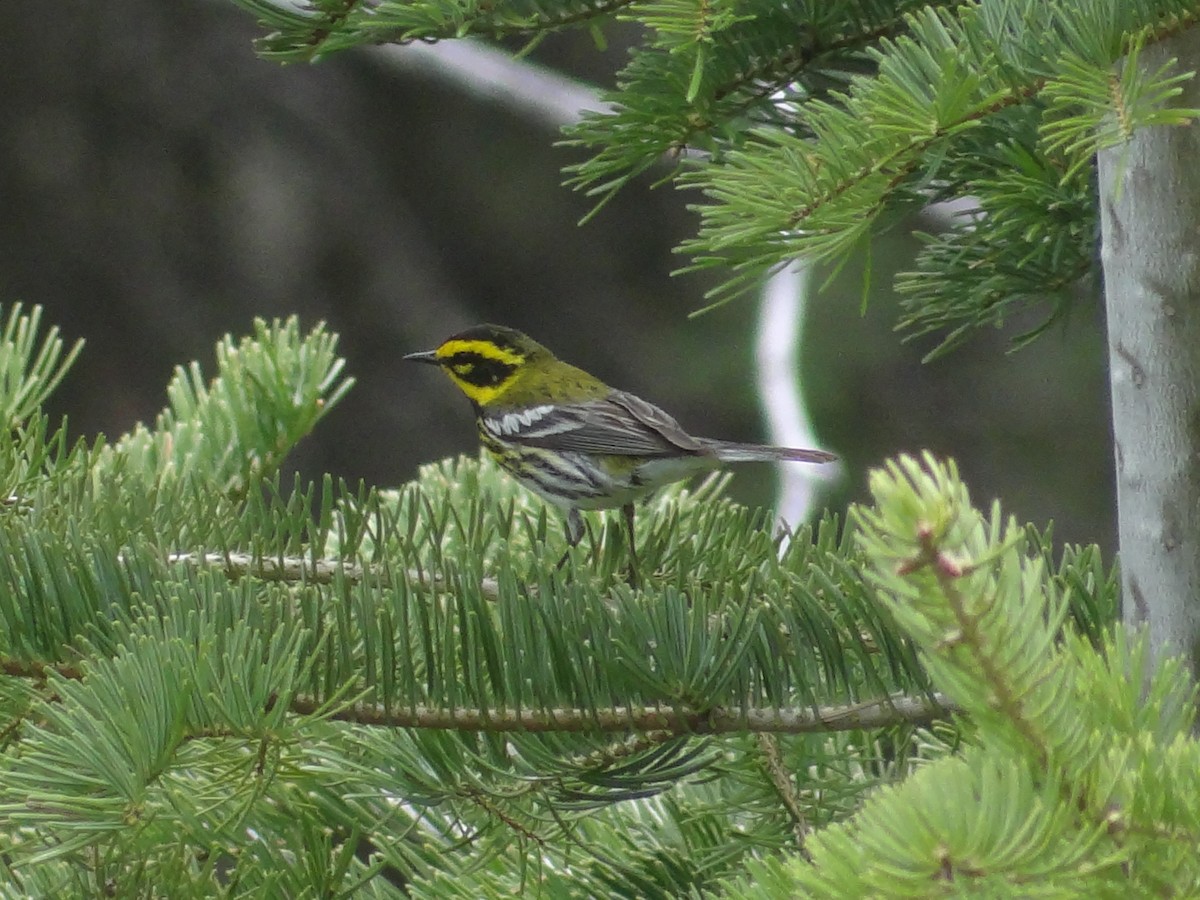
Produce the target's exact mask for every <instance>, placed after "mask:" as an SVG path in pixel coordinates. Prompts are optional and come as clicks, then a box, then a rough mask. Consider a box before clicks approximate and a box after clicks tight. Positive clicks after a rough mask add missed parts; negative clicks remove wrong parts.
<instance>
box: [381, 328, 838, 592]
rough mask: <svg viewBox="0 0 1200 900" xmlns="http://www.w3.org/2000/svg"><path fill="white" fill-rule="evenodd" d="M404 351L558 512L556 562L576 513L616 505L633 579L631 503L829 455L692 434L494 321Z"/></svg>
mask: <svg viewBox="0 0 1200 900" xmlns="http://www.w3.org/2000/svg"><path fill="white" fill-rule="evenodd" d="M403 358H404V359H405V360H409V361H412V362H420V363H428V364H430V365H434V366H437V367H438V368H440V369H441V370H442V371H443V372H444V373H445V374H446V375H448V376H449V378H450V380H451V382H453V383H454V385H455V386H456V387H457V388H458V389H459V390H460V391H461V392H462V393H463V394H464V395H465V396H466V398H467V399H468V400H469V401H470V402H471V406H472V408H473V409H474V412H475V423H476V427H477V429H478V432H479V440H480V442H481V444H482V445H483V447H484V449H485V450H487V451H488V452H489V453H490V454H491V456H492V457H493V458H494V459H495V460H496V462H497V463H499V465H500V467H501V468H502V469H504V470H505V471H506V472H508V473H509V474H510V475H511V476H513V477H514V478H515V479H516V480H517V481H518V482H519V483H520V484H522V485H524V486H525V487H526V488H528V489H530V490H532V491H533V492H534V493H535V494H538V495H539V496H541V497H542V498H543V499H544V500H546V501H548V502H549V503H551V504H553V505H554V506H557V507H559V508H560V509H561V510H563V511H564V512H565V513H566V523H565V531H566V540H567V544H568V549H567V552H566V553H565V554H564V555H563V557H562V558H561V559H560V560H559V562H558V565H559V567H561V566H562V565H563V563H564V562H565V561H566V560H567V558H568V556H569V555H570V548H571V547H575V546H576V545H577V544H579V542H580V541H581V540H582V539H583V535H584V531H585V527H584V521H583V517H582V515H581V513H580V511H581V510H593V509H617V508H620V510H621V512H622V514H623V516H624V519H625V524H626V527H627V528H628V531H629V555H630V581H631V583H632V584H633V585H634V586H636V583H637V571H638V560H637V548H636V545H635V542H634V531H633V525H634V503H635V501H637V500H639V499H641V498H643V497H645V496H647V495H649V494H650V493H652V492H653V491H655V490H657V489H658V488H660V487H663V486H664V485H667V484H670V483H672V482H675V481H681V480H683V479H686V478H689V477H691V476H693V475H697V474H701V473H706V472H710V471H713V470H715V469H719V468H721V467H722V466H724V465H726V464H729V463H742V462H779V461H791V462H806V463H828V462H832V461H834V460H835V459H837V457H836V456H835V455H834V454H832V453H828V452H826V451H824V450H805V449H796V448H792V447H771V446H766V445H762V444H746V443H740V442H736V441H722V440H716V439H714V438H703V437H695V436H693V435H691V434H689V433H688V432H687V431H685V430H684V429H683V427H682V426H681V425H680V424H679V423H678V422H677V421H676V420H675V419H674V418H672V417H671V416H670V415H668V414H667V413H666V412H664V411H663V410H661V409H659V408H658V407H657V406H655V405H654V404H652V403H649V402H647V401H645V400H643V399H642V398H641V397H638V396H636V395H634V394H631V393H628V392H626V391H622V390H617V389H616V388H612V387H609V386H608V385H607V384H605V383H604V382H603V381H601V380H600V379H599V378H596V377H595V376H594V375H591V374H589V373H587V372H585V371H583V370H582V369H579V368H577V367H575V366H573V365H570V364H569V363H566V362H563V361H562V360H560V359H559V358H558V357H556V356H555V355H554V354H553V353H552V352H551V351H550V350H548V349H547V348H546V347H544V346H542V345H541V344H539V343H538V342H537V341H535V340H534V339H533V338H531V337H529V336H528V335H526V334H524V333H522V332H520V331H517V330H516V329H514V328H506V327H504V326H502V325H476V326H473V327H471V328H468V329H466V330H465V331H460V332H458V333H457V334H453V335H451V336H450V337H448V338H446V339H445V340H444V341H442V343H441V344H439V345H438V346H437V347H436V348H434V349H433V350H425V351H421V352H418V353H409V354H407V355H405V356H404V357H403Z"/></svg>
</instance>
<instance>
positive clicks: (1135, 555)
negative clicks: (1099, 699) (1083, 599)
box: [1099, 29, 1200, 676]
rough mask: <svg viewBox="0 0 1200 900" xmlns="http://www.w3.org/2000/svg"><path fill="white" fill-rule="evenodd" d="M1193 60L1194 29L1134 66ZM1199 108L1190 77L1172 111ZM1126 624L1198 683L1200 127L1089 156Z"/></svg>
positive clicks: (1140, 137)
mask: <svg viewBox="0 0 1200 900" xmlns="http://www.w3.org/2000/svg"><path fill="white" fill-rule="evenodd" d="M1172 57H1174V58H1176V59H1179V60H1180V61H1181V63H1182V65H1183V66H1184V67H1193V66H1196V65H1197V64H1198V63H1200V29H1192V30H1190V31H1188V32H1186V33H1184V34H1182V35H1179V36H1177V37H1175V38H1172V39H1170V40H1167V41H1163V42H1161V43H1159V44H1156V45H1154V46H1148V47H1146V48H1145V50H1144V51H1143V53H1142V55H1141V59H1140V65H1141V66H1143V67H1144V68H1145V70H1146V71H1147V72H1155V71H1157V70H1158V69H1159V68H1160V67H1161V66H1162V65H1163V64H1164V63H1166V62H1167V61H1168V60H1169V59H1170V58H1172ZM1174 102H1175V103H1176V104H1178V105H1179V106H1182V107H1190V108H1193V109H1194V108H1198V107H1200V79H1192V80H1191V81H1190V82H1187V83H1186V84H1185V86H1184V91H1183V94H1182V95H1181V96H1180V97H1178V98H1176V100H1175V101H1174ZM1099 177H1100V184H1099V187H1100V206H1101V210H1100V211H1101V228H1102V235H1103V253H1102V261H1103V265H1104V286H1105V291H1104V293H1105V297H1106V306H1107V312H1108V349H1109V371H1110V378H1111V384H1112V410H1113V437H1114V444H1115V448H1116V472H1117V513H1118V519H1119V522H1118V529H1119V533H1120V550H1121V571H1122V587H1123V616H1124V620H1125V622H1126V623H1127V624H1130V625H1142V624H1143V623H1144V624H1146V625H1147V626H1148V628H1149V635H1150V642H1151V649H1152V652H1153V655H1154V657H1155V658H1156V659H1157V658H1161V657H1162V656H1164V655H1166V654H1183V655H1184V656H1185V658H1186V662H1187V665H1188V666H1189V668H1190V670H1191V672H1192V675H1193V676H1195V675H1196V674H1197V673H1198V672H1200V125H1197V124H1193V125H1189V126H1187V127H1174V128H1172V127H1156V128H1144V129H1141V130H1139V131H1138V132H1136V133H1135V134H1134V136H1133V138H1132V139H1131V140H1130V141H1128V142H1127V143H1125V144H1122V145H1120V146H1117V147H1114V148H1111V149H1109V150H1105V151H1103V152H1101V153H1100V156H1099Z"/></svg>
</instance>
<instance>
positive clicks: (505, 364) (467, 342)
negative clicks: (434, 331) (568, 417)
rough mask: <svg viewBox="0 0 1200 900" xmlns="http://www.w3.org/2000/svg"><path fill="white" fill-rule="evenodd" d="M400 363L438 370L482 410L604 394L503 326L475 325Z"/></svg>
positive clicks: (582, 375) (531, 341)
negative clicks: (422, 363)
mask: <svg viewBox="0 0 1200 900" xmlns="http://www.w3.org/2000/svg"><path fill="white" fill-rule="evenodd" d="M404 358H405V359H410V360H413V361H415V362H424V363H431V364H432V365H435V366H439V367H441V369H442V371H443V372H445V373H446V374H447V375H449V376H450V380H451V381H453V382H454V383H455V384H456V385H457V386H458V389H459V390H461V391H462V392H463V393H464V394H466V395H467V398H468V399H469V400H470V401H471V402H472V403H473V404H474V405H475V406H476V407H478V408H481V409H487V408H488V407H492V406H502V407H518V406H526V405H536V404H538V403H547V402H561V401H562V400H563V399H592V398H593V397H598V396H603V395H604V394H605V393H606V392H607V390H608V389H607V388H606V387H605V385H604V384H603V383H602V382H601V381H599V380H598V379H595V378H593V377H592V376H590V375H588V374H587V373H586V372H583V371H581V370H579V369H576V368H575V367H574V366H571V365H568V364H567V363H564V362H562V361H561V360H560V359H558V358H557V357H555V355H554V354H553V353H551V352H550V351H549V350H547V349H546V348H545V347H543V346H542V345H541V344H539V343H538V342H537V341H535V340H534V339H533V338H531V337H529V336H528V335H526V334H523V333H521V332H520V331H517V330H516V329H515V328H505V327H504V326H502V325H476V326H474V327H473V328H468V329H467V330H466V331H460V332H459V333H458V334H455V335H451V336H450V337H448V338H446V340H444V341H442V343H441V344H440V345H438V347H437V348H436V349H433V350H426V351H424V352H421V353H410V354H408V355H407V356H405V357H404ZM564 394H566V395H568V396H565V397H564Z"/></svg>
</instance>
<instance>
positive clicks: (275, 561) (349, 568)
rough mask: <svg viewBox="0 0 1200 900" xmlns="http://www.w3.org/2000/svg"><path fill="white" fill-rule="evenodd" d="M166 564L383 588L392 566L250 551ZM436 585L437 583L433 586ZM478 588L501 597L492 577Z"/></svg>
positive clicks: (412, 575)
mask: <svg viewBox="0 0 1200 900" xmlns="http://www.w3.org/2000/svg"><path fill="white" fill-rule="evenodd" d="M167 562H168V563H185V564H192V565H200V566H216V567H218V568H220V569H221V570H222V571H224V573H225V574H226V576H228V577H229V578H230V579H231V580H237V579H239V578H246V577H253V578H259V579H261V580H263V581H278V582H287V583H304V582H307V583H311V584H332V583H333V582H334V581H335V580H337V579H339V578H340V579H343V580H345V581H347V582H349V583H351V584H357V583H358V582H360V581H362V580H363V579H365V578H369V579H371V580H372V581H375V582H377V583H378V584H379V585H381V586H382V587H389V586H391V584H392V569H390V568H389V567H387V566H367V567H364V566H362V565H360V564H358V563H355V562H346V561H345V560H340V559H309V558H307V557H303V556H275V557H265V556H256V555H254V554H252V553H190V552H188V553H171V554H169V555H168V556H167ZM404 577H405V579H406V580H407V581H408V582H409V583H411V584H418V585H428V584H429V581H430V578H429V576H428V575H426V574H423V573H421V572H418V571H417V570H415V569H406V570H404ZM433 586H434V587H436V582H435V583H434V585H433ZM479 590H480V592H481V593H482V594H483V596H484V597H486V598H487V599H489V600H497V599H499V597H500V586H499V585H498V584H497V582H496V579H494V578H484V579H482V580H481V581H480V582H479Z"/></svg>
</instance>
